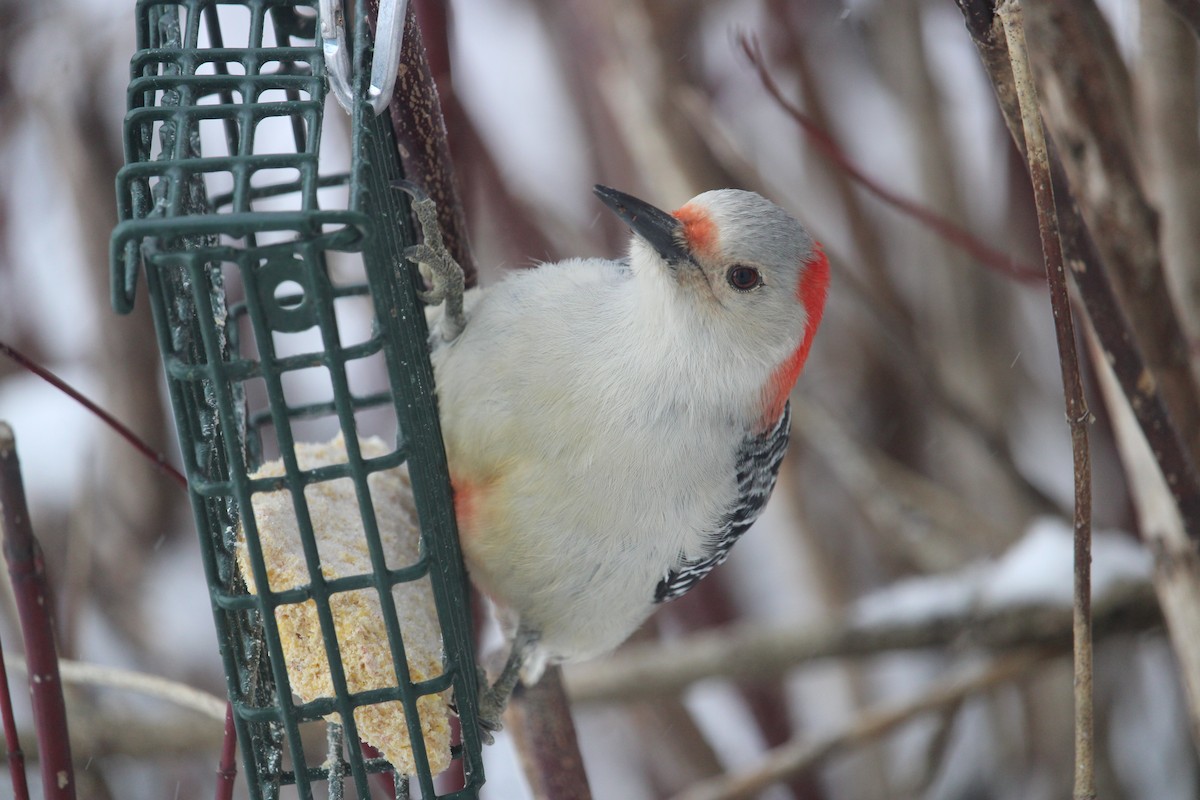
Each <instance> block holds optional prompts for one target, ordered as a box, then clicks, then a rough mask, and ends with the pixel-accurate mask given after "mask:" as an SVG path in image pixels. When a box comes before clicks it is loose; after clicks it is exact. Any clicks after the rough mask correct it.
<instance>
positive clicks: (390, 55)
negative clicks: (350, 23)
mask: <svg viewBox="0 0 1200 800" xmlns="http://www.w3.org/2000/svg"><path fill="white" fill-rule="evenodd" d="M319 12H320V16H321V49H322V50H323V51H324V53H325V66H326V72H328V74H329V88H330V89H332V90H333V94H334V96H335V97H336V98H337V100H338V102H339V103H340V104H341V106H342V108H344V109H346V113H347V114H349V113H351V111H350V110H351V108H352V107H353V105H354V92H353V90H352V88H351V81H350V50H349V49H348V48H347V47H346V16H345V14H344V13H343V10H342V0H320V6H319ZM407 13H408V0H381V2H380V4H379V16H378V18H377V19H376V22H375V55H374V58H373V59H372V62H371V84H370V86H368V87H367V99H368V100H370V101H371V108H372V109H373V110H374V111H375V113H376V114H377V115H378V114H381V113H382V112H383V110H384V109H385V108H387V105H388V101H390V100H391V99H392V88H393V87H394V86H395V85H396V70H397V69H398V68H399V66H400V46H401V44H402V39H403V36H404V19H405V17H406V15H407Z"/></svg>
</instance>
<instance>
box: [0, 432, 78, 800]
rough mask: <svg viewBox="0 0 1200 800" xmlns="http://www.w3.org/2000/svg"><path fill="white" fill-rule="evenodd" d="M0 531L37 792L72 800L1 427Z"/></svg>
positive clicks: (46, 615) (54, 685)
mask: <svg viewBox="0 0 1200 800" xmlns="http://www.w3.org/2000/svg"><path fill="white" fill-rule="evenodd" d="M0 530H2V532H3V535H4V556H5V559H6V560H7V561H8V574H9V578H10V579H11V580H12V586H13V594H14V595H15V596H16V600H17V613H18V616H19V617H20V621H21V636H22V637H23V638H24V640H25V657H26V658H27V659H28V662H29V691H30V694H31V696H32V700H33V719H34V725H35V727H36V728H37V738H38V749H39V752H40V763H41V772H42V791H43V792H44V794H45V797H46V798H47V800H74V797H75V779H74V768H73V767H72V765H71V745H70V742H69V740H68V737H67V711H66V707H65V704H64V702H63V692H62V681H61V680H60V679H59V673H58V652H57V649H56V647H55V644H54V616H53V604H52V603H51V602H50V592H49V589H48V587H47V586H46V573H45V565H44V563H43V561H42V550H41V547H39V546H38V543H37V539H35V538H34V535H33V526H32V524H31V523H30V520H29V509H28V507H27V506H26V504H25V487H24V485H23V483H22V480H21V462H20V460H19V459H18V458H17V444H16V440H15V438H14V437H13V432H12V428H10V427H9V426H8V424H7V423H5V422H0Z"/></svg>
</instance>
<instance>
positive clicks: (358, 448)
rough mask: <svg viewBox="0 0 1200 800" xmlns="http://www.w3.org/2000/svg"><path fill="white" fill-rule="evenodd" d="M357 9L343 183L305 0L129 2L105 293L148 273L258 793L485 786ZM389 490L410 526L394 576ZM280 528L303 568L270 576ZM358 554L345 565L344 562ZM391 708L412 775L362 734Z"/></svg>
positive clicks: (396, 207) (407, 277)
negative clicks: (381, 659)
mask: <svg viewBox="0 0 1200 800" xmlns="http://www.w3.org/2000/svg"><path fill="white" fill-rule="evenodd" d="M329 5H330V6H331V7H332V6H333V5H334V4H333V3H330V4H329ZM350 5H351V6H352V8H348V9H347V12H348V13H347V15H346V19H348V20H352V21H353V22H352V25H351V27H352V31H351V32H350V33H349V35H347V36H346V39H345V47H346V48H347V49H348V50H349V54H350V58H349V64H350V75H349V77H348V80H347V84H346V85H348V86H349V87H350V90H351V91H350V95H349V96H350V99H351V102H350V104H349V105H350V108H349V111H350V131H351V137H350V141H351V148H350V149H351V154H350V155H351V158H350V169H349V173H344V172H343V173H342V174H331V173H330V172H329V171H328V170H323V169H322V163H321V158H320V157H319V151H320V145H321V140H322V129H323V126H324V125H325V123H326V115H327V114H330V115H332V114H341V113H342V111H341V109H340V108H338V105H337V104H334V103H327V102H326V91H327V76H326V63H325V59H324V55H323V51H322V38H323V37H322V35H321V33H320V30H321V27H320V20H319V17H318V13H317V9H316V7H315V6H316V0H311V2H288V1H287V0H238V1H237V2H223V1H222V2H214V0H140V2H138V4H137V11H136V21H137V47H138V50H137V52H136V54H135V55H134V58H133V61H132V67H131V81H130V84H129V90H128V100H129V111H128V114H127V116H126V118H125V129H124V141H125V156H126V165H125V167H124V168H123V169H122V170H121V172H120V174H119V176H118V179H117V197H118V205H119V209H120V224H119V225H118V226H117V228H116V229H115V231H114V233H113V238H112V250H111V255H112V276H113V303H114V306H115V307H116V309H117V310H118V311H120V312H127V311H128V310H129V309H130V308H131V307H132V305H133V302H134V295H135V289H136V285H137V282H138V279H139V276H140V275H141V274H142V273H144V274H145V281H146V288H147V294H148V297H149V302H150V305H151V307H152V310H153V316H154V324H155V329H156V332H157V337H158V342H159V346H160V348H161V351H162V356H163V363H164V369H165V373H166V381H167V386H168V389H169V393H170V399H171V404H172V407H173V410H174V415H175V421H176V425H177V428H178V434H179V443H180V448H181V453H182V459H183V463H184V466H185V469H186V473H187V477H188V483H189V491H190V497H191V503H192V508H193V512H194V516H195V522H196V527H197V529H198V531H199V535H200V541H201V544H202V547H201V550H202V553H203V562H204V570H205V574H206V578H207V582H208V585H209V588H210V594H211V599H212V608H213V613H214V617H215V620H216V627H217V633H218V637H219V641H220V650H221V657H222V659H223V662H224V669H225V674H226V678H227V683H228V691H229V696H230V699H231V704H232V710H233V717H234V721H235V725H236V731H237V737H238V744H239V747H240V749H241V762H242V765H243V770H244V776H245V781H246V784H247V786H248V788H249V794H250V796H251V797H253V798H274V797H280V796H298V797H301V798H311V797H325V796H330V797H333V796H341V793H342V792H343V791H344V788H343V784H347V785H352V786H353V787H354V791H355V793H356V794H357V796H359V797H363V798H366V797H369V796H371V786H372V784H373V783H375V781H374V780H373V779H372V778H371V775H372V774H373V773H383V774H386V775H389V776H391V777H392V779H393V781H394V784H395V787H396V794H397V796H405V794H404V793H406V792H407V791H409V789H408V787H409V786H410V784H411V786H412V789H413V790H419V793H420V795H419V796H421V797H425V798H433V797H454V798H468V797H476V796H477V794H478V790H479V787H480V786H481V785H482V783H483V768H482V765H481V760H480V739H479V733H478V724H477V720H476V717H475V706H476V694H477V690H478V687H477V675H476V668H475V658H474V654H473V651H472V645H471V625H470V613H469V606H468V603H467V591H466V584H465V573H464V570H463V566H462V560H461V555H460V552H459V549H458V541H457V537H456V532H455V528H454V514H453V505H452V497H451V491H450V485H449V480H448V476H447V472H446V463H445V455H444V452H443V448H442V443H441V434H440V430H439V427H438V417H437V408H436V401H435V397H434V390H433V374H432V370H431V368H430V365H429V359H428V354H427V350H426V336H427V333H426V325H425V317H424V314H423V311H422V307H421V303H420V300H419V299H418V295H417V290H418V288H419V281H420V278H419V276H418V275H417V274H416V271H415V269H414V268H412V266H411V265H410V264H409V263H408V262H407V261H406V260H405V259H404V258H403V255H402V253H403V250H404V248H405V247H406V246H408V245H410V244H412V241H413V240H412V230H411V228H410V224H409V221H408V220H409V215H408V204H407V199H406V197H405V195H404V194H403V193H401V192H399V191H396V190H395V189H393V188H392V187H391V184H392V183H393V182H394V181H396V180H398V179H401V178H403V177H404V176H403V175H402V172H401V167H400V164H399V161H398V158H397V155H396V146H395V141H394V136H393V132H392V128H391V123H390V121H389V120H388V117H387V115H384V116H382V117H378V116H376V115H375V113H373V110H372V108H371V105H370V101H369V100H368V99H367V97H368V92H367V88H368V81H369V77H368V74H367V73H368V69H366V68H365V65H368V64H370V63H371V61H370V58H371V50H372V46H371V42H370V41H369V39H368V36H367V32H368V26H367V17H366V13H365V11H366V9H365V8H364V2H363V0H357V2H351V4H350ZM340 18H341V17H340V9H339V21H340ZM377 437H382V439H380V438H377ZM331 439H336V440H337V441H336V442H334V443H333V444H336V445H337V446H335V447H333V448H332V450H331V451H330V452H332V455H330V454H329V452H326V453H325V454H324V455H322V456H320V457H314V456H313V453H312V450H311V447H312V445H311V443H315V442H327V441H328V440H331ZM339 448H340V449H339ZM264 463H266V464H267V466H266V467H265V468H264V467H263V465H264ZM405 469H406V470H407V477H405ZM408 480H410V481H411V493H409V492H410V490H409V489H407V488H406V486H405V482H406V481H408ZM388 481H391V483H388ZM384 484H387V485H386V486H385V485H384ZM381 487H382V488H381ZM322 494H332V495H336V498H335V500H336V502H337V503H340V505H339V506H338V508H339V511H338V513H339V514H341V515H342V522H341V523H336V524H337V525H340V527H339V528H338V530H337V532H336V535H334V534H331V533H330V532H329V531H326V530H322V525H327V524H330V523H327V522H323V521H322V520H323V515H324V513H325V512H324V511H322V510H321V509H319V508H317V507H316V506H317V504H318V503H319V502H322V500H321V497H320V495H322ZM395 496H405V497H407V498H408V500H407V501H406V502H408V503H409V506H408V510H409V511H411V512H412V514H411V515H410V516H411V517H413V518H415V519H416V520H419V539H418V538H414V539H413V541H414V542H417V543H416V544H414V545H413V546H412V548H411V559H407V560H405V563H395V562H396V561H397V558H398V557H397V555H396V553H397V552H409V551H405V550H404V549H403V548H401V549H400V550H399V551H398V550H397V549H396V547H395V542H394V541H393V538H394V536H395V534H394V532H393V530H392V529H393V528H395V527H396V525H395V524H393V523H394V520H395V518H396V514H398V513H403V511H402V510H401V511H398V510H397V508H396V507H395V505H396V503H397V502H401V501H397V500H395ZM272 504H274V505H272ZM265 507H273V508H275V509H276V510H278V511H279V513H280V514H282V516H283V517H284V518H285V519H284V521H283V523H280V524H278V525H276V523H272V522H271V521H269V519H268V517H270V515H269V514H267V513H266V512H265V511H264V508H265ZM347 509H349V516H348V518H347ZM268 526H273V527H272V530H270V531H267V530H264V528H265V527H268ZM271 536H274V537H276V539H275V544H279V542H283V547H284V549H285V550H286V551H287V553H288V555H289V557H292V561H291V562H290V563H291V566H292V567H294V572H295V574H296V575H298V576H299V577H293V579H291V580H289V581H281V580H279V579H278V578H277V575H276V573H277V572H278V569H279V566H278V564H274V563H272V559H273V558H276V556H273V555H272V547H273V546H274V545H273V544H272V541H271V539H270V537H271ZM337 537H348V540H347V541H346V542H341V543H338V542H336V541H333V540H334V539H335V538H337ZM335 550H336V552H335ZM347 550H352V551H355V553H356V554H357V555H356V557H355V558H356V559H357V560H355V559H350V560H349V561H344V560H343V561H339V559H340V558H341V556H342V555H343V553H344V552H345V551H347ZM239 558H240V559H241V560H242V564H241V565H240V566H239ZM402 560H404V559H402ZM347 563H348V564H350V565H351V566H350V567H349V568H347V567H346V566H345V565H346V564H347ZM339 564H340V567H339ZM355 565H357V566H355ZM409 589H414V591H415V592H416V593H417V594H420V595H421V596H423V597H431V598H432V600H431V603H430V609H432V610H431V611H430V616H431V617H432V618H433V623H434V631H435V633H436V634H437V635H440V643H437V644H436V646H437V648H438V649H437V652H436V657H437V659H438V660H439V661H440V665H439V666H440V669H436V670H434V672H435V674H434V675H433V676H432V677H428V678H422V679H415V678H414V677H413V676H414V675H415V674H416V673H417V670H416V669H415V667H414V664H415V656H414V655H413V653H414V647H415V645H414V643H413V642H412V641H411V639H412V638H413V635H412V631H409V630H405V627H406V625H407V624H408V619H409V616H410V611H411V609H409V608H408V607H407V606H406V603H407V602H408V600H406V598H411V597H412V596H414V595H413V592H409V591H408V590H409ZM406 592H407V593H406ZM350 605H355V606H356V607H361V608H366V609H368V611H369V616H371V618H372V620H373V622H372V623H371V624H372V625H375V626H376V631H377V632H378V634H379V641H380V642H382V643H383V644H382V647H383V651H384V654H385V656H386V659H385V660H386V662H387V664H386V668H385V669H383V670H382V673H383V675H384V677H383V678H382V679H381V680H382V683H380V684H379V685H373V686H371V687H370V688H365V689H364V688H362V686H361V684H355V682H354V680H353V676H354V674H355V672H356V670H360V669H361V668H362V666H363V654H362V652H360V642H359V640H358V639H356V638H355V636H354V635H352V633H349V632H347V630H346V629H345V628H346V625H347V624H349V623H347V622H346V621H345V620H344V619H343V618H342V617H340V616H339V615H344V614H345V613H347V612H346V608H347V607H348V606H350ZM361 608H360V610H361ZM289 614H293V616H294V614H301V615H302V616H304V615H307V616H306V617H305V620H306V621H305V623H304V624H305V625H307V628H305V630H306V631H308V634H305V635H311V636H312V637H313V639H314V640H306V641H302V642H299V644H298V643H297V640H298V637H299V636H300V635H299V634H297V630H296V625H294V624H291V623H287V619H288V617H289ZM289 637H290V639H291V642H290V643H289V641H288V640H289ZM435 642H436V639H435ZM297 646H299V647H301V649H305V648H307V649H305V652H306V653H307V657H308V658H309V661H310V662H313V663H317V664H318V665H319V666H321V668H323V669H324V670H325V671H326V673H327V674H324V675H323V676H322V678H323V679H327V683H326V684H324V685H325V686H326V689H325V690H323V691H322V692H321V693H320V694H319V695H312V692H311V690H310V689H309V690H305V691H301V689H300V687H298V685H297V684H298V682H299V681H302V680H304V679H303V678H302V677H301V676H300V675H299V673H300V672H301V671H303V670H302V669H301V668H300V667H299V666H298V665H297V664H296V663H291V664H289V663H288V659H292V660H293V661H295V659H296V657H295V656H294V655H293V653H294V652H295V651H294V649H293V648H294V647H297ZM410 662H412V663H410ZM310 666H311V664H310ZM306 668H307V667H306ZM378 672H380V670H378V669H375V670H373V673H378ZM397 676H399V677H397ZM422 698H426V699H425V700H422ZM429 698H433V699H432V700H429ZM451 699H452V700H453V704H454V706H455V709H456V711H457V714H458V716H459V717H460V718H461V728H462V734H461V736H460V741H457V742H455V743H454V745H453V747H452V749H451V750H450V751H449V753H448V754H446V756H445V758H447V759H450V758H452V759H455V760H458V761H460V763H461V766H462V770H463V773H464V774H465V785H466V786H465V788H462V789H456V790H452V791H450V792H449V793H445V794H438V792H437V789H436V788H435V782H434V775H433V774H432V772H433V769H431V763H432V764H434V765H436V764H437V762H438V760H439V758H441V756H440V755H438V754H434V753H430V752H428V751H427V747H426V739H425V736H424V735H423V732H422V725H425V726H426V727H428V726H429V725H430V724H433V723H432V721H431V720H430V719H428V718H427V717H428V716H429V714H428V713H427V708H430V707H437V708H438V709H439V710H441V709H444V708H445V707H446V705H447V703H448V702H449V701H450V700H451ZM389 708H390V709H393V710H397V711H398V712H399V713H398V714H392V715H391V716H390V717H389V719H392V720H393V721H395V720H400V722H399V725H400V730H399V731H396V732H394V733H396V734H397V735H398V736H399V737H400V738H402V739H405V740H406V741H407V743H409V744H410V745H411V761H410V763H409V764H408V765H407V766H401V765H400V764H398V763H393V762H392V761H389V760H388V759H387V758H384V757H382V756H375V755H374V751H372V750H370V749H368V748H360V747H359V745H358V742H359V741H360V740H362V739H367V740H368V741H370V739H371V737H370V736H369V735H365V734H364V732H363V730H360V728H363V726H364V725H365V724H366V723H363V722H362V720H364V719H366V718H367V717H369V716H370V713H368V712H370V711H371V710H372V709H374V710H376V711H378V710H380V709H384V710H386V709H389ZM380 749H381V750H386V749H385V748H383V747H380ZM393 760H399V759H397V758H395V757H394V756H393ZM406 775H411V777H406Z"/></svg>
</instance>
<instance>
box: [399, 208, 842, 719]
mask: <svg viewBox="0 0 1200 800" xmlns="http://www.w3.org/2000/svg"><path fill="white" fill-rule="evenodd" d="M404 188H406V189H409V190H410V191H411V190H412V187H411V186H405V187H404ZM595 193H596V195H597V196H598V197H599V199H600V200H601V201H602V202H603V203H604V204H605V205H606V206H608V208H610V209H611V210H612V211H614V212H615V213H616V214H617V215H618V216H619V217H620V218H621V219H622V220H624V222H625V223H626V224H627V225H628V226H629V227H630V228H631V229H632V232H633V237H632V240H631V243H630V246H629V253H628V257H627V258H624V259H621V260H605V259H599V258H573V259H567V260H565V261H561V262H558V263H552V264H542V265H540V266H538V267H537V268H535V269H531V270H526V271H521V272H516V273H513V274H511V275H509V276H507V277H506V278H504V279H503V280H502V281H500V282H499V283H497V284H496V285H494V286H491V287H489V288H487V289H484V290H482V291H480V290H472V291H470V292H468V293H467V295H466V298H465V327H464V326H463V325H462V324H461V323H462V320H461V319H459V320H457V321H454V320H449V321H448V320H447V319H445V316H446V315H445V314H442V315H441V317H439V316H438V312H434V315H433V319H434V320H435V324H434V325H433V326H431V327H432V329H433V331H434V333H433V334H432V335H431V337H430V344H431V358H432V361H433V368H434V373H435V378H436V385H437V395H438V407H439V415H440V419H441V425H442V435H443V439H444V441H445V446H446V455H447V459H448V462H449V467H450V477H451V482H452V484H453V489H454V504H455V515H456V519H457V522H458V529H459V535H460V539H461V542H462V548H463V554H464V557H465V559H466V563H467V567H468V571H469V572H470V575H471V578H472V580H473V581H474V583H475V584H476V585H477V586H478V587H479V589H480V590H481V591H482V592H484V594H486V595H487V596H488V597H489V598H490V599H491V600H492V601H493V603H494V604H495V605H496V607H497V609H498V610H499V612H500V615H501V617H500V618H501V620H502V622H503V623H504V624H505V626H506V633H507V634H508V636H509V637H510V639H511V642H512V646H511V651H510V657H509V659H508V663H507V665H506V666H505V669H504V671H503V673H502V674H501V677H500V678H499V679H498V680H497V681H496V683H495V684H494V685H493V686H491V687H490V688H488V689H487V690H486V691H484V693H483V695H482V699H481V708H480V716H481V717H482V718H483V725H484V727H485V738H486V739H489V740H490V734H489V733H488V732H487V731H489V730H494V729H498V728H499V718H500V715H501V713H502V712H503V710H504V707H505V705H506V704H507V701H508V697H509V694H510V693H511V691H512V689H513V688H514V687H515V684H516V682H517V676H518V674H519V676H520V678H521V680H523V681H524V682H525V683H527V684H531V683H534V682H536V681H537V680H538V678H539V677H540V676H541V674H542V671H543V669H544V668H545V666H546V665H547V664H553V663H560V662H565V661H574V660H580V659H586V658H591V657H594V656H598V655H601V654H603V653H607V652H608V651H610V650H612V649H614V648H615V647H617V646H618V645H619V644H621V643H622V642H623V641H624V640H625V639H626V638H627V637H628V636H629V635H630V634H631V633H632V632H633V631H634V630H635V629H636V628H637V627H638V626H639V625H640V624H641V623H642V622H643V621H644V620H645V619H646V618H647V617H648V616H649V615H650V613H651V612H652V611H653V610H654V608H655V606H656V605H657V604H659V603H662V602H665V601H668V600H671V599H674V598H676V597H679V596H681V595H683V594H684V593H685V592H687V591H688V590H689V589H690V588H691V587H692V586H694V585H695V584H696V582H697V581H699V580H700V579H701V578H703V577H704V576H705V575H706V574H708V572H709V571H711V570H712V569H713V568H714V567H716V566H717V565H718V564H720V563H721V562H722V561H724V560H725V558H726V556H727V555H728V554H729V551H730V548H731V547H732V546H733V545H734V543H736V541H737V540H738V538H739V537H740V536H741V535H742V534H743V533H744V532H745V531H746V529H747V528H749V527H750V526H751V525H752V524H753V523H754V521H755V519H757V518H758V516H759V514H760V513H761V512H762V510H763V507H764V506H765V505H766V502H767V499H768V498H769V497H770V494H771V491H772V489H773V488H774V485H775V478H776V475H777V474H778V471H779V465H780V462H781V461H782V459H783V455H784V451H785V450H786V448H787V444H788V420H789V404H788V395H789V393H790V392H791V390H792V387H793V385H794V384H795V383H796V379H797V376H798V375H799V374H800V371H801V369H802V368H803V366H804V363H805V360H806V359H807V357H808V354H809V349H810V347H811V346H812V342H813V337H814V335H815V334H816V331H817V327H818V325H819V324H820V322H821V315H822V312H823V310H824V307H825V296H826V292H827V288H828V284H829V263H828V261H827V260H826V258H825V255H824V253H823V251H822V249H821V247H820V245H819V244H818V243H817V242H815V241H814V240H813V239H812V237H811V236H809V234H808V233H807V231H805V229H804V228H803V227H802V226H801V225H800V223H799V222H797V221H796V220H795V219H794V218H793V217H792V216H791V215H789V214H788V213H787V212H786V211H784V210H783V209H782V208H780V207H779V206H777V205H775V204H774V203H772V202H770V201H769V200H766V199H765V198H763V197H761V196H760V195H758V194H755V193H753V192H747V191H739V190H733V189H721V190H715V191H708V192H704V193H703V194H700V195H698V196H696V197H694V198H692V199H691V200H690V201H688V202H687V203H686V204H685V205H683V206H682V207H681V208H679V209H678V210H677V211H675V212H674V213H670V214H669V213H666V212H665V211H662V210H660V209H658V208H656V207H654V206H652V205H650V204H649V203H646V202H644V201H641V200H638V199H637V198H635V197H632V196H630V195H627V194H624V193H622V192H619V191H616V190H615V189H610V188H607V187H604V186H597V187H596V188H595ZM422 203H425V206H424V213H423V214H422V213H421V212H422V207H421V206H422ZM416 206H417V211H418V216H419V217H422V222H423V223H424V227H425V228H426V230H429V227H430V224H432V225H433V226H435V227H436V220H435V219H434V215H433V213H432V212H431V211H430V204H428V201H423V200H421V199H420V197H419V195H418V203H417V204H416ZM435 236H436V234H435ZM426 241H427V242H428V241H429V236H428V235H427V237H426ZM435 249H437V248H433V249H431V248H429V247H425V248H422V246H418V247H417V248H415V249H414V250H413V251H412V252H411V253H410V254H409V255H410V256H411V257H412V258H413V260H415V261H419V262H423V263H425V264H426V265H432V266H434V267H435V268H437V265H438V262H441V263H442V264H443V265H444V264H445V262H446V260H447V258H448V256H446V255H445V254H444V253H441V252H434V250H435ZM439 281H440V279H435V281H434V283H435V292H433V296H434V297H435V299H442V297H443V296H444V294H445V293H444V292H440V291H437V290H436V285H437V284H438V283H439ZM451 306H452V304H448V307H450V308H451V312H450V313H451V314H454V313H455V311H456V308H457V307H456V306H455V307H451ZM460 330H461V332H459V331H460ZM445 331H449V333H448V334H445V335H444V333H445ZM447 339H450V340H449V341H447Z"/></svg>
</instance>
